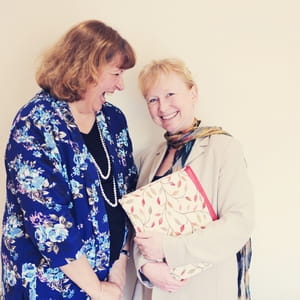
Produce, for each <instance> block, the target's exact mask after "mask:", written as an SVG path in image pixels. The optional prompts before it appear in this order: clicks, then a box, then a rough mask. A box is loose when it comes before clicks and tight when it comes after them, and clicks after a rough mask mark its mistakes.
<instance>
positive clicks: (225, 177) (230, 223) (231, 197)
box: [163, 137, 254, 267]
mask: <svg viewBox="0 0 300 300" xmlns="http://www.w3.org/2000/svg"><path fill="white" fill-rule="evenodd" d="M225 139H226V141H227V142H226V143H225V144H224V143H223V144H221V143H215V148H216V149H214V151H213V155H212V157H213V159H212V162H213V163H211V164H210V166H209V168H210V169H211V168H214V171H213V172H211V174H213V175H212V176H211V179H210V180H213V181H214V182H213V183H212V186H214V185H215V189H216V193H215V199H213V201H212V203H213V206H214V208H215V210H216V212H217V214H218V220H216V221H214V222H211V223H209V224H208V225H207V226H206V228H204V229H200V230H199V231H197V232H195V233H193V234H191V235H187V236H179V237H170V236H168V237H166V238H165V240H164V245H163V247H164V252H165V255H166V260H167V263H168V264H169V265H170V267H177V266H182V265H186V264H190V263H200V262H208V263H212V264H216V263H218V262H221V261H223V260H225V259H226V258H228V257H230V256H232V255H235V254H236V253H237V252H238V251H239V250H240V249H241V248H242V247H243V245H244V244H245V242H246V241H247V240H248V239H249V237H250V234H251V232H252V227H253V219H254V218H253V215H254V204H253V202H254V201H253V194H252V186H251V183H250V180H249V178H248V174H247V168H246V163H245V159H244V155H243V152H242V149H241V146H240V144H239V143H238V142H237V141H236V140H234V139H233V138H231V137H230V138H229V137H226V138H225ZM219 140H220V139H219ZM221 140H222V138H221Z"/></svg>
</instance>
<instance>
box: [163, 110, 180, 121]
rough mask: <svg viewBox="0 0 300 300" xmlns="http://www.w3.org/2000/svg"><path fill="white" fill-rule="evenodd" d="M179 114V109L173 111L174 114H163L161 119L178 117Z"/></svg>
mask: <svg viewBox="0 0 300 300" xmlns="http://www.w3.org/2000/svg"><path fill="white" fill-rule="evenodd" d="M177 114H178V111H176V112H174V113H172V114H169V115H165V116H161V119H163V120H170V119H173V118H174V117H176V116H177Z"/></svg>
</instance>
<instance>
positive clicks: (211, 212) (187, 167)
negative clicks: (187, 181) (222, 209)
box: [184, 166, 218, 221]
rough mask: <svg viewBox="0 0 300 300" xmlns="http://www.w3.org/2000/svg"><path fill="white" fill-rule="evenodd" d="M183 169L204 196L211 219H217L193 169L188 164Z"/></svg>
mask: <svg viewBox="0 0 300 300" xmlns="http://www.w3.org/2000/svg"><path fill="white" fill-rule="evenodd" d="M184 171H185V172H186V173H187V174H188V175H189V176H190V178H191V179H192V181H193V182H194V184H195V186H196V187H197V189H198V191H199V192H200V193H201V195H202V196H203V198H204V203H205V205H206V206H207V208H208V211H209V213H210V216H211V217H212V219H213V221H215V220H217V219H218V217H217V214H216V213H215V210H214V208H213V207H212V205H211V203H210V201H209V200H208V197H207V195H206V193H205V191H204V189H203V187H202V185H201V183H200V181H199V179H198V177H197V176H196V174H195V173H194V171H193V169H192V168H191V167H190V166H186V167H185V168H184Z"/></svg>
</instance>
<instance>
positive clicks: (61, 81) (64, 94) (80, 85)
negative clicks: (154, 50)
mask: <svg viewBox="0 0 300 300" xmlns="http://www.w3.org/2000/svg"><path fill="white" fill-rule="evenodd" d="M116 55H121V65H120V66H119V67H120V68H121V69H124V70H126V69H129V68H132V67H133V66H134V65H135V61H136V59H135V53H134V50H133V49H132V47H131V46H130V44H129V43H128V42H127V41H126V40H125V39H123V38H122V37H121V36H120V35H119V33H118V32H117V31H116V30H114V29H112V28H111V27H109V26H107V25H105V24H104V23H103V22H100V21H98V20H88V21H84V22H81V23H79V24H78V25H76V26H74V27H73V28H71V29H70V30H69V31H68V32H67V33H66V34H65V35H64V36H63V37H62V38H61V39H60V40H59V41H58V42H57V44H55V45H54V47H53V48H52V49H50V50H49V51H48V52H47V53H45V55H44V57H43V60H42V62H41V64H40V67H39V68H38V70H37V73H36V81H37V83H38V85H39V86H40V87H41V88H43V89H45V90H48V91H49V92H50V93H51V94H52V95H53V96H54V97H56V98H58V99H61V100H64V101H67V102H73V101H78V100H80V99H81V97H82V95H83V94H84V93H85V91H86V87H87V85H88V84H90V83H92V82H96V80H97V77H98V76H99V71H100V70H101V66H102V65H105V64H107V63H109V62H111V61H112V60H113V58H114V57H115V56H116Z"/></svg>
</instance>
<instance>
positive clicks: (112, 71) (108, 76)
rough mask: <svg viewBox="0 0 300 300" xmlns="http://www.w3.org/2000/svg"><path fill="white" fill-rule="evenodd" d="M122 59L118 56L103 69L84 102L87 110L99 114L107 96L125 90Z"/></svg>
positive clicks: (89, 89) (90, 87) (91, 85)
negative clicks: (121, 65)
mask: <svg viewBox="0 0 300 300" xmlns="http://www.w3.org/2000/svg"><path fill="white" fill-rule="evenodd" d="M119 66H120V57H119V56H116V57H115V58H114V59H113V60H112V61H111V62H109V63H108V64H106V65H104V66H102V67H101V71H100V73H99V77H98V80H97V82H96V83H91V84H90V85H89V86H88V87H87V89H86V93H85V94H84V97H83V99H82V100H84V104H85V106H86V108H87V110H90V111H93V112H98V111H99V110H100V109H101V107H102V105H103V103H104V102H105V101H106V100H105V94H113V93H114V92H115V91H116V90H117V91H121V90H123V89H124V81H123V73H124V70H123V69H121V68H120V67H119Z"/></svg>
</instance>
